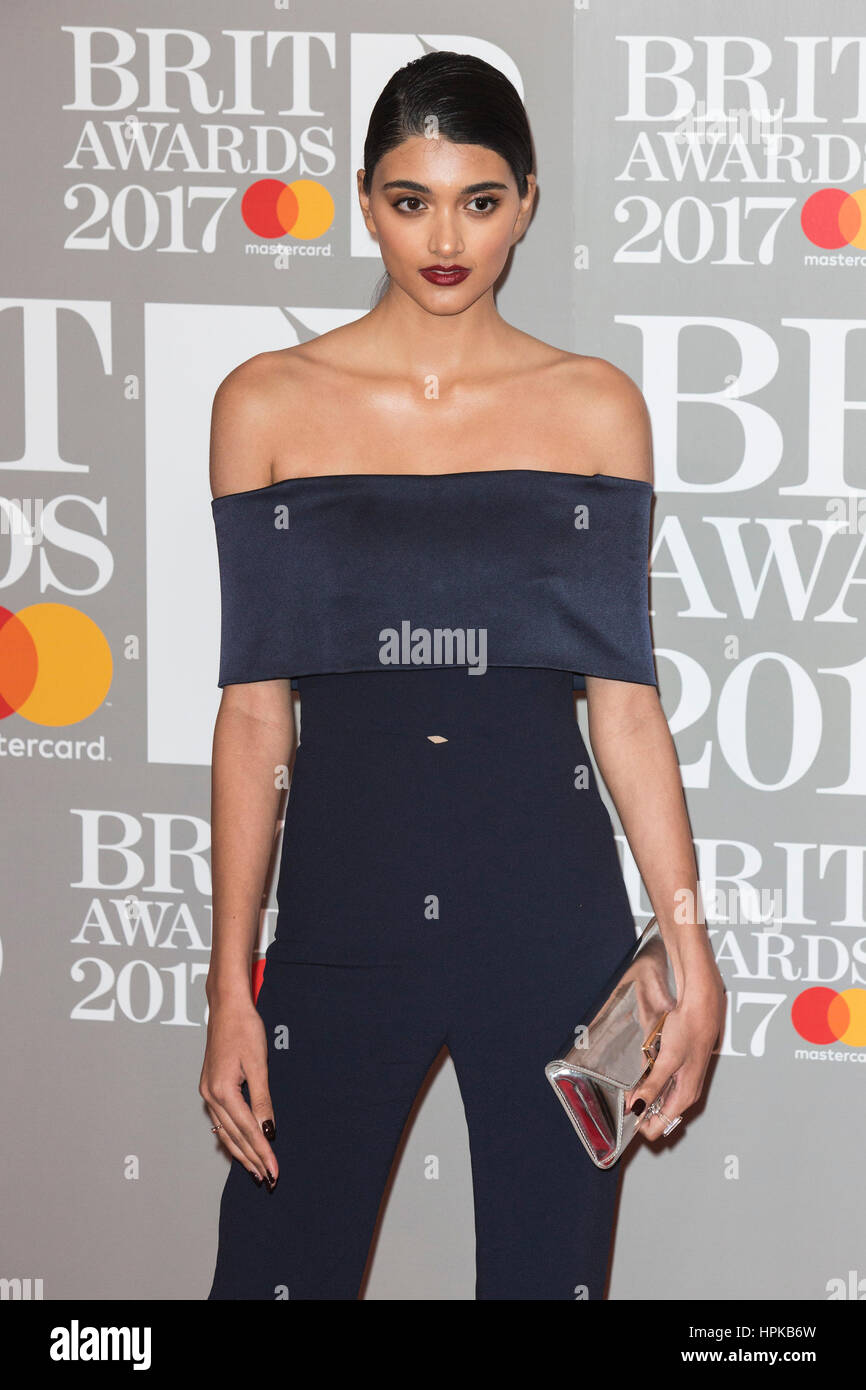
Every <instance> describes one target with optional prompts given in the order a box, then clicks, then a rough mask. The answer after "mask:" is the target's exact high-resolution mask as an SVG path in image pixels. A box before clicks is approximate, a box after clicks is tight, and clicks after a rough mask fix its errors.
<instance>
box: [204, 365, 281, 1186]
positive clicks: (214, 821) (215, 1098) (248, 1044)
mask: <svg viewBox="0 0 866 1390" xmlns="http://www.w3.org/2000/svg"><path fill="white" fill-rule="evenodd" d="M270 364H271V359H270V358H269V356H268V355H267V354H263V355H262V357H260V358H253V359H251V361H250V362H246V363H244V364H243V365H242V366H241V367H239V368H237V369H236V370H235V371H234V372H232V373H231V375H230V376H228V377H227V378H226V379H225V381H224V382H223V383H222V385H221V386H220V388H219V390H218V391H217V393H216V396H215V397H214V405H213V414H212V421H211V454H210V476H211V490H212V493H213V495H214V496H215V497H218V496H221V495H222V494H224V493H231V492H241V491H244V490H246V489H248V488H256V487H265V486H267V485H268V484H269V483H270V481H271V444H270V439H269V435H270V432H271V430H272V429H273V420H274V411H273V408H272V404H271V402H272V396H271V393H270V391H269V381H268V377H269V374H270ZM261 601H262V603H267V602H269V601H270V596H269V595H267V594H262V595H261ZM294 744H295V719H294V710H293V703H292V690H291V682H290V681H289V680H288V679H286V680H282V679H280V680H266V681H256V682H250V683H248V684H238V685H227V686H225V687H224V689H223V693H222V700H221V702H220V707H219V712H218V714H217V718H216V723H215V726H214V737H213V756H212V771H211V844H212V850H211V863H212V877H213V940H212V947H211V959H210V968H209V970H208V976H207V981H206V985H205V992H206V995H207V1000H208V1006H209V1016H208V1034H207V1046H206V1050H205V1057H204V1064H203V1066H202V1074H201V1081H200V1083H199V1092H200V1094H201V1095H202V1096H203V1098H204V1099H205V1101H206V1102H207V1105H208V1110H209V1111H210V1114H211V1116H212V1118H213V1120H214V1122H215V1123H217V1122H218V1123H219V1124H220V1125H221V1126H222V1128H221V1129H220V1130H219V1131H218V1133H219V1137H220V1140H221V1141H222V1142H223V1143H224V1144H225V1146H226V1148H227V1149H228V1151H229V1153H231V1154H232V1155H233V1157H235V1158H238V1159H239V1160H240V1161H241V1162H243V1163H244V1164H245V1166H246V1167H247V1168H248V1169H249V1170H250V1172H252V1173H253V1174H254V1176H256V1177H257V1178H258V1179H259V1180H265V1179H269V1178H272V1179H273V1180H274V1181H275V1180H276V1177H277V1162H276V1158H275V1156H274V1152H273V1150H272V1148H271V1146H270V1143H269V1142H268V1139H269V1138H273V1136H274V1130H273V1128H272V1126H273V1121H274V1115H273V1106H272V1104H271V1098H270V1093H269V1089H268V1077H267V1039H266V1036H265V1031H264V1024H263V1022H262V1019H261V1016H260V1014H259V1013H258V1011H257V1009H256V1007H255V1004H254V1002H253V997H252V982H251V967H252V953H253V948H254V945H255V942H256V938H257V935H258V930H259V919H260V913H261V905H262V896H263V893H264V889H265V878H266V874H267V870H268V866H269V864H270V860H271V852H272V850H273V844H274V834H275V829H276V820H277V814H278V811H279V804H280V796H281V790H280V789H281V787H282V786H284V785H285V781H284V778H283V777H282V776H280V775H279V773H280V771H281V770H282V769H284V768H285V767H287V766H288V765H289V763H290V761H291V756H292V752H293V749H294ZM243 1081H246V1082H247V1085H248V1088H249V1104H247V1101H246V1099H245V1098H244V1095H243V1093H242V1091H241V1089H240V1088H241V1083H242V1082H243ZM269 1122H270V1123H269ZM263 1126H266V1127H267V1132H266V1131H265V1129H264V1128H263Z"/></svg>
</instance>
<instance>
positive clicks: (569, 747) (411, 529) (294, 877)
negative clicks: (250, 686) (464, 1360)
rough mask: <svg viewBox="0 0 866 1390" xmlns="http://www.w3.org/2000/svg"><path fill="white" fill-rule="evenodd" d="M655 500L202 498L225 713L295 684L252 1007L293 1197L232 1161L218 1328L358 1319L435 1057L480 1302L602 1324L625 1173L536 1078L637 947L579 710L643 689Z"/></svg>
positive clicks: (563, 477) (541, 475)
mask: <svg viewBox="0 0 866 1390" xmlns="http://www.w3.org/2000/svg"><path fill="white" fill-rule="evenodd" d="M651 498H652V487H651V485H650V484H649V483H644V482H641V481H638V480H634V479H627V478H619V477H613V476H610V475H600V474H594V475H583V474H574V473H552V472H548V471H541V470H533V469H503V470H496V471H493V472H487V471H485V472H464V473H449V474H436V475H429V474H409V475H405V474H397V475H395V474H364V475H357V474H347V475H324V476H316V477H298V478H291V479H285V480H283V481H282V482H278V483H274V484H272V485H271V486H269V487H264V488H258V489H255V490H252V491H248V492H241V493H234V494H230V495H228V496H223V497H219V498H216V499H214V501H213V503H212V510H213V516H214V524H215V528H216V538H217V548H218V557H219V567H220V584H221V595H222V634H221V654H220V672H219V685H220V686H224V685H228V684H232V683H236V682H246V681H261V680H268V679H275V678H283V679H287V678H289V679H291V681H292V685H293V686H294V687H295V688H296V689H297V690H298V692H299V694H300V701H301V730H300V742H299V746H298V749H297V753H296V758H295V765H294V770H293V775H292V783H291V789H290V794H289V800H288V805H287V810H286V823H285V829H284V834H283V846H282V854H281V860H280V870H279V881H278V885H277V903H278V908H279V911H278V914H277V926H276V933H275V936H274V939H273V941H272V943H271V944H270V946H269V947H268V950H267V954H266V963H265V970H264V977H263V981H262V985H261V989H260V991H259V995H258V999H257V1005H256V1007H257V1008H258V1011H259V1013H260V1015H261V1017H262V1019H263V1021H264V1024H265V1030H266V1034H267V1037H268V1078H269V1085H270V1092H271V1097H272V1100H273V1105H274V1120H275V1125H276V1139H275V1141H274V1144H273V1147H274V1151H275V1153H276V1155H277V1158H278V1161H279V1166H280V1177H279V1179H278V1181H277V1184H276V1186H275V1188H274V1190H273V1191H272V1192H269V1191H268V1190H267V1186H266V1185H263V1186H262V1187H257V1186H256V1185H255V1184H254V1182H253V1181H252V1179H251V1178H250V1176H249V1173H248V1171H247V1169H246V1168H245V1166H244V1165H243V1164H242V1163H240V1162H239V1161H238V1160H236V1159H232V1161H231V1166H230V1170H229V1173H228V1176H227V1179H226V1183H225V1187H224V1189H223V1194H222V1200H221V1205H220V1212H219V1245H218V1253H217V1260H216V1269H215V1273H214V1278H213V1283H212V1287H211V1290H210V1293H209V1298H210V1299H281V1298H288V1299H290V1300H292V1299H301V1300H303V1299H356V1298H357V1297H358V1295H359V1287H360V1284H361V1280H362V1276H363V1272H364V1268H365V1264H366V1262H367V1258H368V1253H369V1249H370V1242H371V1238H372V1235H373V1231H374V1227H375V1223H376V1219H377V1214H378V1209H379V1205H380V1201H381V1198H382V1195H383V1191H384V1189H385V1186H386V1183H387V1179H388V1175H389V1171H390V1168H391V1164H392V1160H393V1158H394V1154H395V1151H396V1149H397V1147H398V1144H399V1141H400V1137H401V1132H402V1130H403V1127H404V1124H405V1121H406V1118H407V1116H408V1113H409V1111H410V1109H411V1107H412V1104H413V1101H414V1100H415V1098H416V1095H417V1093H418V1090H419V1088H420V1086H421V1084H422V1082H423V1081H424V1078H425V1075H426V1073H427V1072H428V1070H429V1068H430V1066H431V1063H432V1062H433V1060H434V1058H435V1057H436V1056H437V1054H438V1053H439V1052H440V1050H441V1048H442V1047H443V1045H445V1046H447V1048H448V1051H449V1053H450V1055H451V1058H452V1061H453V1064H454V1068H455V1071H456V1075H457V1080H458V1082H459V1086H460V1091H461V1095H462V1098H463V1103H464V1106H465V1112H466V1120H467V1125H468V1132H469V1142H470V1151H471V1163H472V1183H473V1192H474V1209H475V1237H476V1298H477V1299H514V1300H527V1299H552V1300H560V1299H568V1300H574V1299H582V1298H590V1299H600V1298H602V1297H603V1294H604V1287H605V1281H606V1274H607V1266H608V1259H609V1253H610V1242H611V1232H612V1223H613V1215H614V1206H615V1201H616V1195H617V1186H618V1180H619V1178H618V1170H617V1169H615V1168H614V1169H611V1170H608V1171H602V1170H600V1169H598V1168H596V1167H595V1166H594V1165H593V1164H592V1163H590V1161H589V1159H588V1158H587V1156H586V1155H585V1153H584V1152H583V1149H582V1147H581V1145H580V1143H579V1141H578V1139H577V1136H576V1135H575V1133H574V1131H573V1129H572V1128H571V1125H570V1124H569V1121H568V1118H567V1116H566V1115H565V1114H564V1112H563V1110H562V1108H561V1106H560V1104H559V1102H558V1101H557V1098H556V1096H555V1095H554V1093H553V1091H552V1089H551V1087H550V1085H549V1083H548V1081H547V1078H546V1077H545V1074H544V1067H545V1064H546V1063H547V1062H549V1061H550V1060H551V1058H552V1057H553V1056H554V1055H555V1054H556V1049H557V1047H558V1046H559V1044H560V1043H561V1041H562V1038H563V1037H566V1036H568V1034H569V1032H570V1030H571V1029H572V1028H573V1027H574V1025H575V1023H576V1022H578V1021H579V1020H580V1017H581V1010H582V1009H583V1008H585V1007H586V1006H587V1005H588V1004H589V1003H590V1002H591V1001H592V1000H593V999H594V998H595V996H596V994H597V992H598V989H599V987H600V986H601V985H602V983H603V982H604V981H605V980H606V978H607V977H608V975H609V973H610V971H611V969H612V968H613V967H614V966H615V964H616V962H617V961H619V960H620V959H621V958H622V957H623V955H624V953H625V951H626V950H627V948H628V947H629V945H630V944H633V942H634V940H635V922H634V918H633V915H632V912H631V908H630V904H629V901H628V897H627V893H626V889H625V884H624V881H623V877H622V872H621V869H620V865H619V859H618V855H617V850H616V844H615V840H614V836H613V828H612V825H611V821H610V818H609V816H608V814H607V811H606V809H605V807H604V803H603V802H602V800H601V797H600V795H599V790H598V786H597V783H596V780H595V777H594V773H593V769H592V764H591V762H590V758H589V756H588V752H587V749H586V746H585V744H584V741H583V738H582V736H581V733H580V729H579V727H578V724H577V720H576V718H575V708H574V699H573V694H574V690H575V689H580V688H581V687H582V686H583V685H584V680H583V677H584V676H585V675H587V674H591V675H597V676H602V677H607V678H610V679H616V680H626V681H637V682H640V683H643V684H655V683H656V678H655V673H654V667H653V655H652V645H651V637H650V630H649V619H648V609H647V548H648V536H649V517H650V503H651ZM244 1094H245V1095H246V1086H244Z"/></svg>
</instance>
